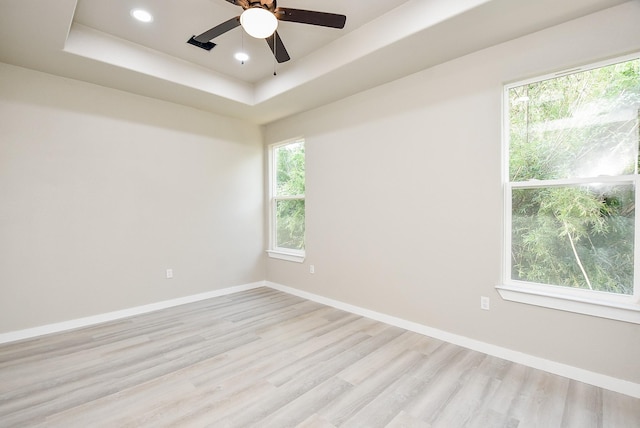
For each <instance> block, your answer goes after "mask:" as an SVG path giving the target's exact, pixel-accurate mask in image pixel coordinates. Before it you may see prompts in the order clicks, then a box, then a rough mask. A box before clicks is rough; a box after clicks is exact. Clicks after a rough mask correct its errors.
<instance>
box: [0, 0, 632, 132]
mask: <svg viewBox="0 0 640 428" xmlns="http://www.w3.org/2000/svg"><path fill="white" fill-rule="evenodd" d="M624 2H625V0H563V1H557V0H456V1H452V0H384V1H372V0H366V1H345V0H279V3H278V6H281V7H288V8H295V9H307V10H316V11H322V12H331V13H338V14H343V15H346V16H347V21H346V25H345V28H344V29H341V30H338V29H333V28H325V27H318V26H312V25H305V24H298V23H293V22H280V26H279V27H278V33H279V35H280V36H281V38H282V40H283V42H284V44H285V46H286V47H287V50H288V52H289V54H290V56H291V60H290V61H288V62H286V63H283V64H276V63H275V61H274V59H273V55H272V53H271V51H270V49H269V47H268V46H267V44H266V43H265V42H264V40H259V39H253V38H252V37H250V36H248V35H247V34H246V33H244V31H243V30H242V28H241V27H239V28H236V29H233V30H231V31H229V32H227V33H225V34H223V35H221V36H220V37H218V38H216V39H215V40H214V42H215V43H216V47H215V48H213V49H212V50H211V51H205V50H202V49H200V48H198V47H195V46H192V45H190V44H188V43H186V42H187V40H188V39H189V38H190V37H191V36H193V35H198V34H200V33H202V32H204V31H206V30H208V29H209V28H211V27H214V26H216V25H217V24H220V23H222V22H224V21H226V20H228V19H230V18H233V17H235V16H238V15H239V14H240V13H241V12H242V9H241V8H240V7H238V6H235V5H233V4H231V3H229V2H228V1H225V0H180V1H175V0H109V1H104V0H56V1H51V0H0V61H1V62H5V63H9V64H14V65H18V66H22V67H27V68H31V69H35V70H40V71H43V72H47V73H51V74H55V75H59V76H63V77H69V78H73V79H78V80H82V81H86V82H91V83H95V84H98V85H103V86H107V87H111V88H115V89H119V90H124V91H129V92H132V93H136V94H140V95H144V96H148V97H153V98H158V99H162V100H167V101H171V102H175V103H179V104H183V105H187V106H191V107H194V108H198V109H201V110H206V111H211V112H214V113H218V114H222V115H226V116H230V117H235V118H241V119H243V120H247V121H250V122H252V123H256V124H266V123H269V122H271V121H274V120H278V119H280V118H283V117H286V116H289V115H291V114H295V113H298V112H301V111H305V110H308V109H311V108H314V107H317V106H320V105H323V104H326V103H328V102H331V101H335V100H338V99H341V98H344V97H346V96H349V95H352V94H355V93H357V92H360V91H363V90H366V89H368V88H371V87H374V86H377V85H380V84H383V83H386V82H389V81H391V80H395V79H397V78H400V77H403V76H406V75H409V74H412V73H415V72H417V71H420V70H423V69H425V68H428V67H430V66H433V65H436V64H438V63H442V62H444V61H448V60H450V59H453V58H456V57H458V56H462V55H465V54H467V53H470V52H473V51H476V50H479V49H483V48H486V47H489V46H492V45H495V44H498V43H501V42H504V41H507V40H510V39H513V38H516V37H519V36H522V35H525V34H528V33H531V32H535V31H538V30H541V29H543V28H546V27H549V26H552V25H556V24H559V23H561V22H564V21H567V20H570V19H574V18H577V17H580V16H584V15H587V14H589V13H592V12H595V11H598V10H601V9H605V8H608V7H612V6H615V5H617V4H621V3H624ZM133 8H144V9H146V10H148V11H149V12H150V13H151V14H152V15H153V17H154V20H153V22H151V23H146V24H145V23H141V22H138V21H136V20H134V19H133V18H132V17H131V15H130V11H131V10H132V9H133ZM239 50H244V51H245V52H247V53H248V54H249V56H250V59H249V60H248V61H246V62H245V63H244V64H241V63H240V62H238V61H237V60H235V59H234V58H233V54H234V53H235V52H237V51H239ZM274 71H275V72H276V75H274Z"/></svg>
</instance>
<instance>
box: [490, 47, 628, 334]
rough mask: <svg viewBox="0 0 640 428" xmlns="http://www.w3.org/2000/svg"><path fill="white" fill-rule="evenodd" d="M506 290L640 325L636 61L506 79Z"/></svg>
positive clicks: (515, 296)
mask: <svg viewBox="0 0 640 428" xmlns="http://www.w3.org/2000/svg"><path fill="white" fill-rule="evenodd" d="M504 106H505V109H504V114H505V118H504V123H505V133H504V140H505V147H504V148H505V155H506V157H507V159H506V162H505V173H504V176H505V206H506V210H505V219H506V228H505V229H506V230H505V238H506V239H505V272H504V285H503V286H499V287H497V288H498V291H499V292H500V294H501V295H502V296H503V297H504V298H506V299H508V300H515V301H519V302H524V303H532V304H537V305H542V306H548V307H553V308H556V309H564V310H569V311H573V312H579V313H586V314H590V315H596V316H602V317H607V318H613V319H619V320H624V321H629V322H635V323H640V285H639V280H638V276H639V275H640V269H639V267H638V266H639V265H640V263H638V257H636V255H635V249H636V248H638V245H639V243H640V241H639V238H638V235H639V234H640V233H639V232H640V227H639V226H638V218H637V216H636V215H635V204H636V200H638V188H639V184H640V183H639V179H638V164H639V163H640V157H639V140H640V131H639V126H638V124H639V121H640V59H639V58H638V56H635V57H627V58H624V59H619V60H618V61H615V62H609V63H606V64H597V65H593V66H591V67H584V68H582V69H577V70H571V71H569V72H565V73H558V74H556V75H554V76H546V77H544V78H540V79H537V80H533V81H528V82H520V83H516V84H513V85H508V86H506V87H505V102H504Z"/></svg>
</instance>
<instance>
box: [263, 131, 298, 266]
mask: <svg viewBox="0 0 640 428" xmlns="http://www.w3.org/2000/svg"><path fill="white" fill-rule="evenodd" d="M269 160H270V162H269V169H270V204H271V207H270V208H271V209H270V226H271V227H270V230H271V233H270V235H271V236H270V249H269V255H270V256H271V257H275V258H280V259H285V260H291V261H298V262H302V261H303V260H304V251H305V242H304V239H305V154H304V140H302V139H298V140H294V141H290V142H286V143H281V144H276V145H273V146H271V147H270V150H269Z"/></svg>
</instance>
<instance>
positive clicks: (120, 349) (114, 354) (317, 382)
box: [0, 288, 640, 428]
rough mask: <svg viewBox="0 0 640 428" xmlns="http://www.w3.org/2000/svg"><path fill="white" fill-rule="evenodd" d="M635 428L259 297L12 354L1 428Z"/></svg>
mask: <svg viewBox="0 0 640 428" xmlns="http://www.w3.org/2000/svg"><path fill="white" fill-rule="evenodd" d="M88 426H90V427H92V428H94V427H136V428H139V427H154V428H156V427H215V428H219V427H232V428H235V427H247V426H255V427H260V428H263V427H289V426H290V427H314V428H336V427H342V426H344V427H367V428H375V427H384V426H388V427H396V428H397V427H418V428H420V427H430V428H435V427H444V428H457V427H464V428H473V427H477V428H497V427H503V428H516V427H517V428H526V427H544V428H547V427H569V428H590V427H604V428H632V427H633V428H635V427H640V400H639V399H635V398H632V397H627V396H624V395H621V394H617V393H614V392H611V391H606V390H603V389H601V388H596V387H593V386H590V385H586V384H583V383H580V382H576V381H572V380H569V379H565V378H562V377H560V376H555V375H552V374H549V373H546V372H542V371H539V370H535V369H532V368H529V367H525V366H522V365H519V364H515V363H511V362H508V361H504V360H501V359H498V358H495V357H490V356H487V355H485V354H481V353H478V352H474V351H471V350H468V349H464V348H461V347H458V346H455V345H452V344H448V343H445V342H442V341H440V340H436V339H433V338H429V337H425V336H422V335H419V334H417V333H413V332H408V331H405V330H402V329H400V328H397V327H393V326H389V325H385V324H383V323H380V322H377V321H374V320H371V319H368V318H364V317H361V316H358V315H354V314H350V313H347V312H344V311H341V310H338V309H335V308H331V307H327V306H323V305H321V304H318V303H316V302H311V301H307V300H305V299H302V298H300V297H296V296H292V295H288V294H285V293H282V292H279V291H275V290H272V289H269V288H258V289H254V290H249V291H245V292H240V293H236V294H233V295H228V296H221V297H217V298H213V299H208V300H204V301H199V302H194V303H190V304H185V305H181V306H177V307H174V308H169V309H164V310H161V311H156V312H153V313H148V314H142V315H138V316H134V317H130V318H127V319H122V320H117V321H113V322H108V323H104V324H100V325H96V326H90V327H86V328H81V329H78V330H75V331H70V332H65V333H58V334H52V335H48V336H43V337H39V338H35V339H31V340H24V341H21V342H15V343H8V344H3V345H0V428H5V427H6V428H9V427H11V428H13V427H47V428H51V427H64V428H74V427H82V428H85V427H88Z"/></svg>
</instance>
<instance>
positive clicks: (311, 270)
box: [309, 265, 316, 273]
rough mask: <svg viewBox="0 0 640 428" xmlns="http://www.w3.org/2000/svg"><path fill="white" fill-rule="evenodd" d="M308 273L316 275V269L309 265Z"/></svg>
mask: <svg viewBox="0 0 640 428" xmlns="http://www.w3.org/2000/svg"><path fill="white" fill-rule="evenodd" d="M309 273H316V267H315V266H314V265H309Z"/></svg>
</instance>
